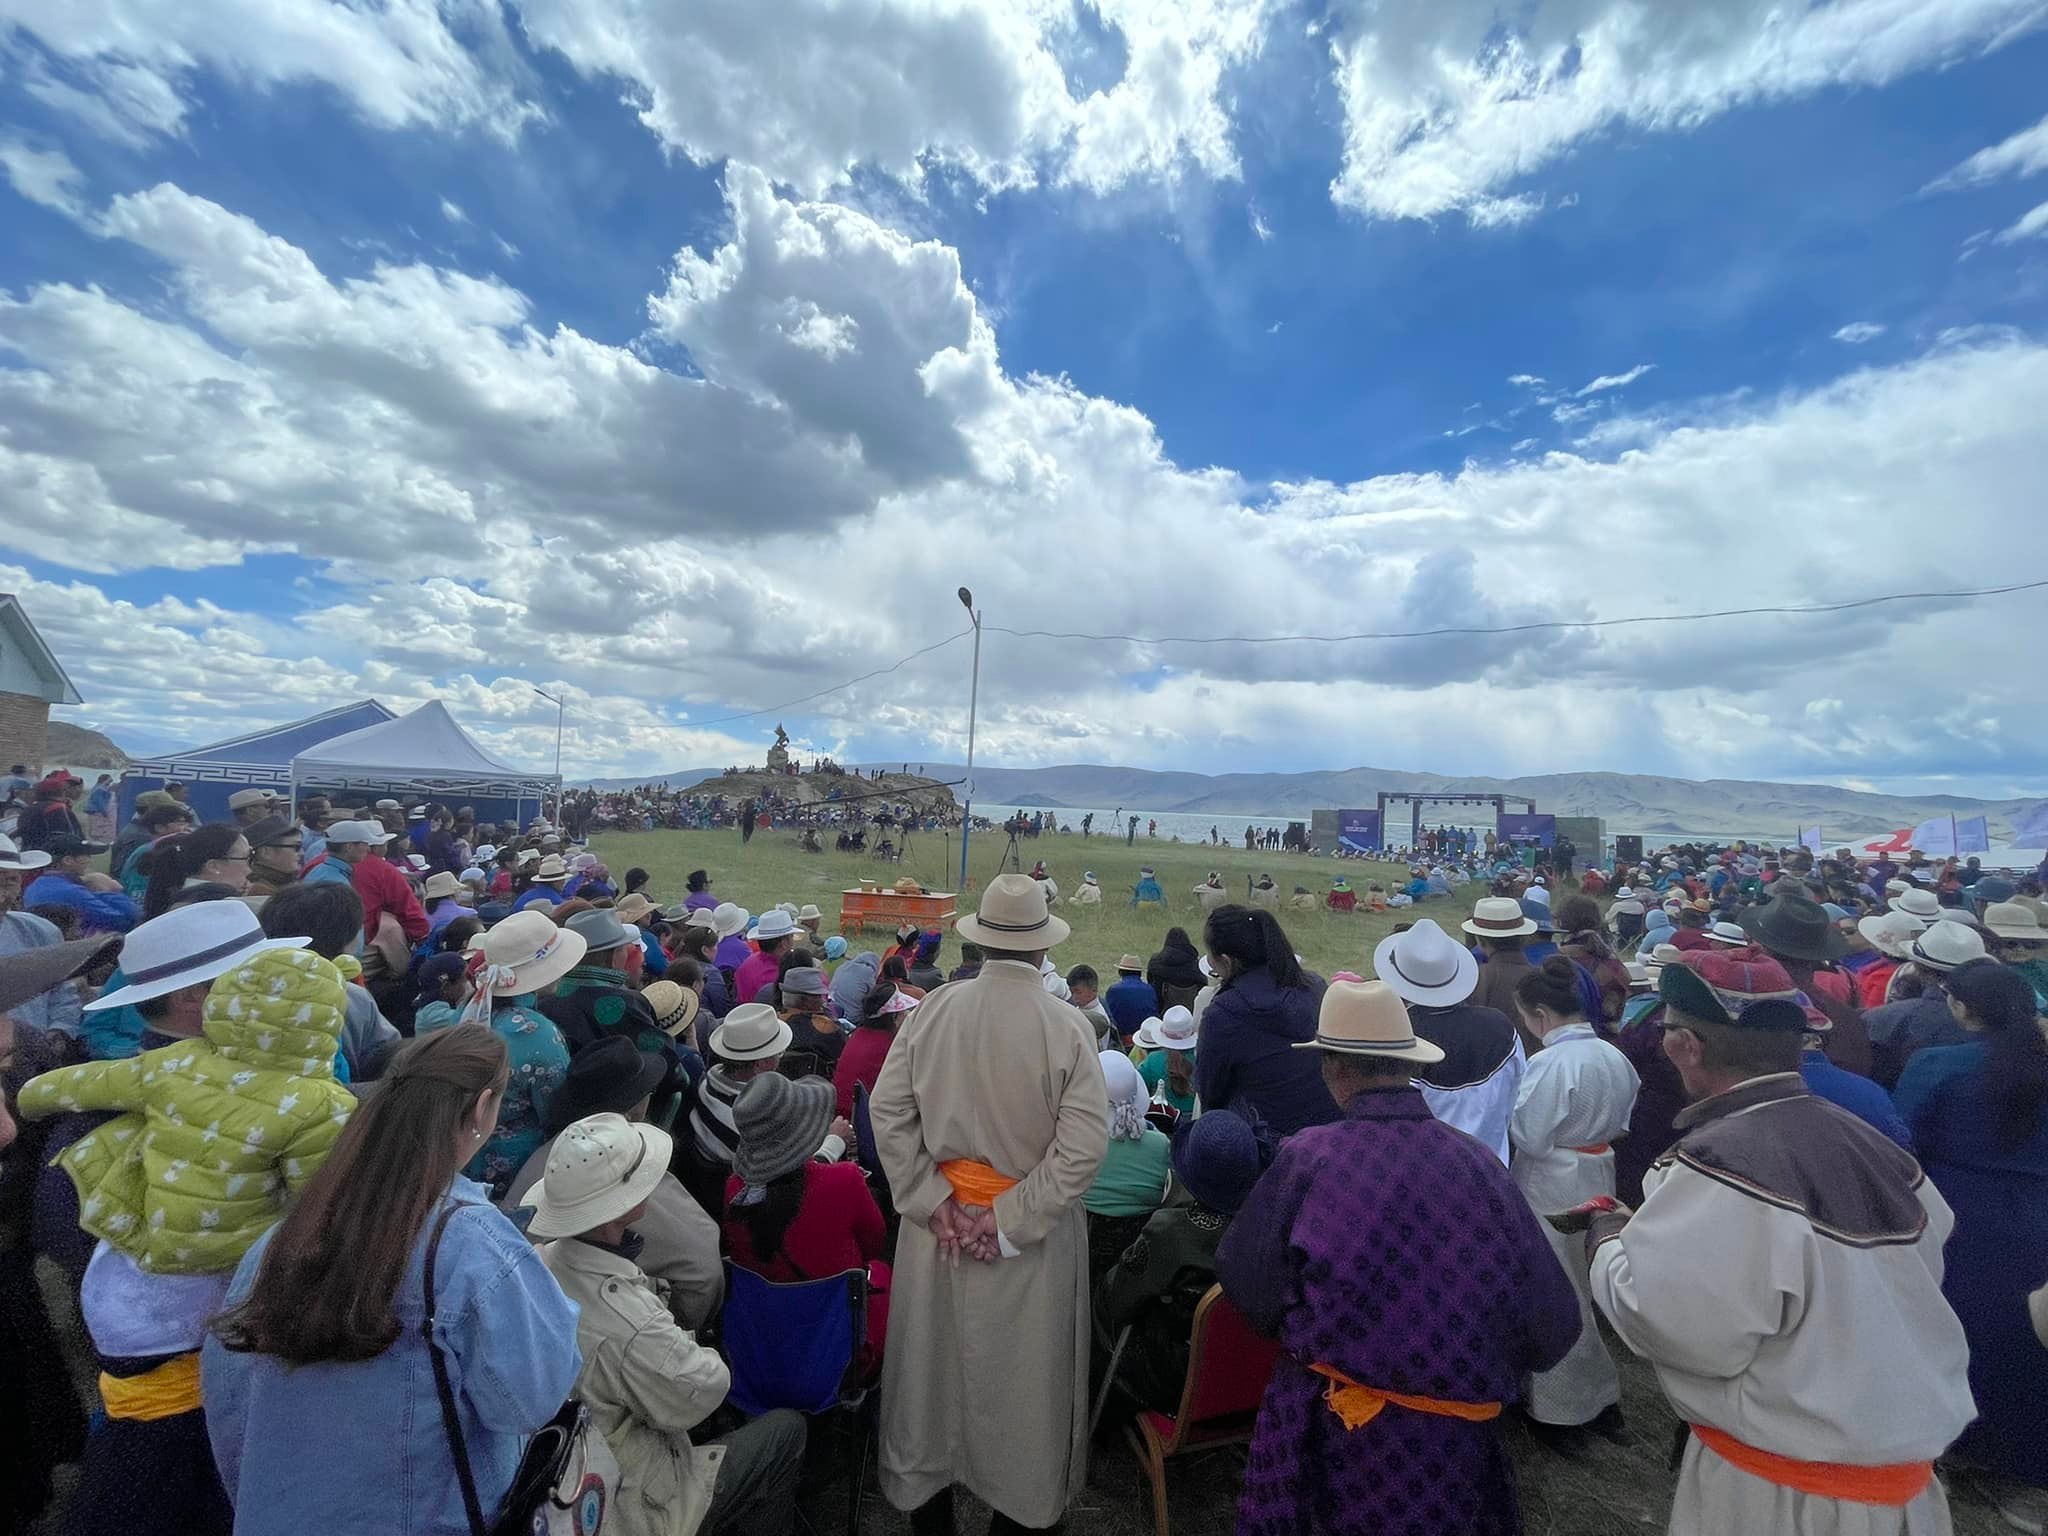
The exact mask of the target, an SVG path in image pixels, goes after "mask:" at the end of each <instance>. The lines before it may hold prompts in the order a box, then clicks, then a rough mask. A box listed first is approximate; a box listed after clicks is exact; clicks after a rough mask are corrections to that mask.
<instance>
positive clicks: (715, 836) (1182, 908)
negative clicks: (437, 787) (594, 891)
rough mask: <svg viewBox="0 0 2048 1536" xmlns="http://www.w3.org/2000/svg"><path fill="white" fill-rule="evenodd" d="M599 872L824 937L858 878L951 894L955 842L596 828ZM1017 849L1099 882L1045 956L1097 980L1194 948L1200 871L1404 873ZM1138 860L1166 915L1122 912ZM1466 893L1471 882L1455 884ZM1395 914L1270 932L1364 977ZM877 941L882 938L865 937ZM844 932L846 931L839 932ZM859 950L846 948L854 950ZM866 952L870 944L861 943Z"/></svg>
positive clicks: (1282, 876)
mask: <svg viewBox="0 0 2048 1536" xmlns="http://www.w3.org/2000/svg"><path fill="white" fill-rule="evenodd" d="M1004 842H1005V839H1004V836H1003V834H1002V833H1000V832H994V833H976V834H975V835H974V837H973V838H972V840H971V841H970V843H969V855H970V856H969V876H970V880H969V890H968V891H967V892H966V893H964V894H963V895H962V896H961V900H960V910H961V911H963V912H967V911H971V910H973V908H974V905H975V897H974V892H975V891H977V890H979V889H980V888H981V887H982V886H984V885H986V884H987V883H988V881H989V880H990V879H991V878H992V877H993V876H995V875H996V874H998V873H1000V872H1001V870H1002V868H1003V867H1005V866H1004V864H1003V855H1004ZM591 846H592V848H593V850H594V851H595V852H596V853H597V854H598V856H599V857H600V858H602V859H603V860H604V862H605V864H606V865H607V866H608V867H609V868H610V870H611V872H612V875H613V877H614V878H615V879H623V878H624V876H625V873H626V871H627V870H628V869H630V868H632V867H633V866H635V865H638V866H640V867H642V868H644V869H646V870H647V871H648V873H649V875H650V876H651V877H652V878H651V880H650V882H649V888H650V890H651V892H652V894H653V895H654V896H655V897H656V898H657V899H659V900H660V901H661V902H662V903H663V904H664V905H666V904H667V903H669V902H672V901H679V900H681V898H682V895H683V882H684V880H685V878H686V877H687V876H688V874H689V872H690V871H691V870H693V869H705V870H709V871H710V873H711V879H712V889H713V890H714V891H715V892H716V893H717V894H718V896H719V897H720V898H721V899H723V900H726V901H736V902H738V903H739V904H740V905H741V906H743V907H746V908H747V909H748V910H749V911H753V912H759V911H760V910H761V909H762V908H763V907H770V906H773V905H774V904H775V903H776V902H778V901H793V902H796V903H798V904H799V905H802V904H803V903H806V902H815V903H817V905H818V907H819V909H820V910H822V911H823V912H824V913H825V931H826V932H827V933H832V932H834V931H836V930H837V927H838V919H839V893H840V892H841V891H842V890H845V889H848V888H850V887H852V886H855V885H857V884H858V883H859V880H860V878H861V877H862V876H863V875H865V876H868V877H870V878H872V879H875V880H878V881H880V882H881V883H882V884H884V885H886V884H888V883H890V882H891V881H893V880H895V879H897V878H899V877H900V876H903V875H908V876H910V877H911V878H912V879H915V880H916V881H918V882H919V883H920V884H921V885H924V886H926V887H928V888H930V889H932V890H935V891H950V890H953V889H954V888H955V886H956V884H957V881H958V875H959V869H960V864H959V860H960V842H959V839H958V837H957V835H956V836H954V837H952V838H947V837H944V836H941V835H938V834H932V833H923V832H920V833H918V834H916V835H915V836H914V837H913V838H912V839H911V844H910V849H909V852H908V854H907V856H906V857H905V858H904V860H903V862H902V864H901V865H895V864H885V863H883V862H881V861H880V860H878V859H876V858H875V857H874V856H873V855H872V854H866V855H863V854H845V853H835V852H833V851H832V850H831V845H830V842H829V839H828V841H827V844H826V851H825V852H823V853H805V852H803V851H802V850H801V849H800V848H798V847H797V843H796V834H795V833H794V832H785V831H782V830H780V829H773V830H769V831H765V832H757V833H756V834H755V835H754V840H753V842H751V843H749V844H747V845H746V846H745V847H742V846H741V845H740V836H739V833H738V832H737V831H724V832H630V833H627V832H612V833H600V834H599V835H598V836H597V837H596V838H595V839H594V840H593V842H592V844H591ZM1017 848H1018V851H1019V853H1020V854H1021V856H1022V859H1023V867H1024V868H1025V870H1027V871H1028V870H1029V869H1030V868H1031V866H1032V864H1033V862H1034V861H1036V860H1038V859H1044V860H1045V863H1046V868H1047V870H1048V871H1049V872H1050V873H1051V875H1052V877H1053V879H1054V880H1055V881H1057V882H1058V884H1059V887H1060V891H1061V894H1062V896H1064V897H1071V895H1072V893H1073V891H1074V890H1075V889H1076V888H1077V887H1078V886H1079V885H1080V883H1081V873H1082V871H1083V870H1090V869H1092V870H1094V871H1095V877H1096V879H1097V880H1098V881H1100V882H1101V884H1102V893H1103V895H1102V905H1100V906H1096V907H1077V906H1075V905H1073V903H1072V901H1071V900H1063V901H1062V902H1061V904H1060V906H1059V909H1058V910H1059V913H1060V915H1061V916H1062V917H1064V918H1065V919H1066V920H1067V921H1068V922H1069V923H1070V924H1072V925H1073V929H1074V934H1073V937H1072V938H1070V939H1068V940H1067V942H1066V943H1064V944H1062V945H1061V946H1060V947H1059V950H1058V951H1057V952H1056V953H1055V955H1054V957H1053V958H1054V960H1055V962H1056V963H1058V964H1059V966H1060V967H1061V968H1062V969H1063V970H1064V969H1069V968H1071V967H1073V966H1075V965H1079V964H1082V963H1083V962H1086V963H1087V964H1089V965H1092V966H1094V967H1095V968H1096V970H1098V971H1100V972H1102V973H1103V974H1104V976H1105V978H1107V977H1108V973H1109V972H1110V970H1111V969H1112V968H1113V967H1114V966H1115V964H1116V961H1117V957H1118V956H1119V955H1122V954H1124V953H1126V952H1131V953H1135V954H1138V955H1140V956H1149V955H1150V954H1151V953H1152V952H1153V951H1154V950H1156V949H1157V948H1158V947H1159V944H1160V940H1161V939H1163V938H1164V937H1165V934H1166V930H1167V929H1168V928H1169V927H1171V926H1173V925H1175V924H1179V925H1180V926H1182V927H1185V928H1186V929H1187V930H1188V932H1189V933H1190V934H1191V935H1194V936H1195V938H1196V941H1197V943H1199V942H1200V929H1201V921H1202V911H1201V909H1200V908H1199V907H1198V906H1197V905H1196V904H1195V898H1194V895H1193V894H1192V893H1193V890H1194V887H1195V886H1196V885H1198V884H1199V883H1201V881H1202V879H1203V878H1204V877H1205V876H1206V875H1207V874H1208V873H1209V871H1210V870H1212V869H1213V870H1215V871H1216V872H1217V873H1218V874H1220V875H1222V877H1223V882H1224V884H1225V885H1226V886H1227V887H1229V889H1230V891H1231V894H1232V898H1233V899H1234V900H1240V901H1241V900H1243V899H1244V898H1245V891H1246V882H1247V880H1250V879H1256V878H1257V877H1258V875H1259V874H1260V873H1262V872H1270V873H1271V875H1272V876H1273V879H1274V880H1275V881H1276V882H1278V884H1279V886H1280V888H1281V890H1282V892H1283V893H1291V892H1292V891H1293V889H1294V887H1295V886H1296V885H1297V884H1299V885H1305V886H1307V887H1308V888H1309V889H1310V890H1311V891H1313V892H1315V893H1316V895H1317V897H1318V899H1320V898H1321V896H1322V895H1323V894H1324V893H1326V892H1327V891H1328V890H1329V889H1330V881H1331V878H1332V877H1333V876H1334V875H1336V874H1338V873H1342V874H1343V875H1344V876H1345V878H1346V879H1348V880H1349V881H1350V882H1351V885H1352V887H1353V888H1354V889H1355V890H1357V891H1359V892H1360V893H1361V895H1362V894H1363V892H1364V890H1365V887H1366V885H1367V883H1368V882H1369V881H1371V880H1375V879H1376V880H1379V881H1380V882H1381V883H1382V884H1386V885H1388V887H1389V889H1391V888H1392V884H1391V883H1392V882H1393V881H1395V880H1405V879H1406V878H1407V873H1408V871H1407V867H1406V866H1405V865H1395V864H1373V863H1364V862H1358V861H1353V860H1345V861H1343V862H1341V863H1340V862H1338V861H1336V860H1332V859H1317V858H1310V857H1308V856H1306V855H1304V854H1283V853H1247V852H1245V851H1244V849H1243V848H1242V847H1239V848H1237V849H1236V850H1234V851H1233V850H1232V849H1230V848H1227V847H1225V848H1208V847H1196V846H1193V845H1190V844H1174V843H1168V842H1147V841H1145V840H1144V839H1143V838H1140V839H1139V841H1138V842H1137V844H1136V845H1135V846H1131V847H1127V846H1125V844H1124V842H1123V841H1122V839H1120V838H1119V839H1114V840H1112V839H1109V838H1102V837H1095V838H1089V839H1087V840H1086V841H1083V840H1082V838H1081V837H1080V836H1079V835H1078V834H1066V835H1061V836H1056V837H1055V836H1046V837H1039V838H1035V839H1034V838H1020V839H1019V840H1018V843H1017ZM1146 864H1149V865H1151V866H1152V867H1153V868H1154V869H1155V870H1156V871H1157V872H1158V876H1159V883H1160V884H1161V885H1162V886H1164V887H1165V889H1166V899H1167V911H1166V912H1164V913H1162V912H1161V911H1160V910H1159V909H1158V908H1157V907H1153V906H1146V907H1141V908H1138V909H1135V910H1134V909H1133V908H1132V907H1131V904H1130V900H1131V888H1132V886H1134V885H1135V884H1136V883H1137V880H1138V870H1139V868H1140V866H1142V865H1146ZM1466 889H1467V890H1468V891H1470V892H1471V894H1472V896H1473V897H1475V898H1476V897H1477V896H1478V895H1479V894H1480V889H1481V888H1478V887H1471V886H1468V887H1466ZM1469 911H1470V907H1469V904H1468V903H1461V902H1459V901H1458V900H1457V899H1456V898H1452V899H1451V900H1439V901H1436V902H1433V903H1429V904H1427V905H1425V906H1424V907H1422V908H1421V909H1419V915H1422V916H1432V917H1435V918H1436V919H1437V920H1438V921H1439V922H1444V923H1445V924H1446V926H1449V923H1448V922H1447V921H1446V919H1447V918H1453V917H1455V918H1457V919H1462V918H1463V917H1465V916H1466V915H1468V913H1469ZM1395 918H1396V914H1392V913H1383V914H1381V915H1379V916H1377V917H1375V916H1372V915H1370V914H1368V913H1365V912H1356V913H1337V912H1331V911H1329V910H1328V909H1326V908H1322V907H1318V909H1317V910H1316V911H1314V912H1312V913H1310V912H1289V911H1284V910H1283V911H1282V912H1281V913H1280V922H1281V925H1282V926H1283V927H1284V928H1285V929H1286V930H1287V936H1288V937H1289V938H1290V939H1292V940H1293V941H1294V948H1295V951H1296V952H1297V953H1298V954H1300V955H1301V956H1302V957H1303V958H1304V959H1305V960H1306V961H1307V962H1308V964H1309V965H1310V966H1311V967H1312V968H1314V969H1315V970H1317V971H1319V972H1321V973H1322V974H1323V975H1325V976H1327V975H1329V974H1330V973H1331V972H1332V971H1341V970H1353V971H1357V972H1358V973H1359V974H1360V975H1363V976H1369V975H1371V974H1372V965H1371V963H1372V947H1373V945H1374V944H1376V943H1378V942H1379V940H1381V939H1382V938H1384V937H1386V935H1387V934H1388V933H1390V932H1392V930H1393V926H1394V921H1395ZM873 936H874V937H875V938H876V939H877V940H879V939H881V938H883V937H884V935H882V934H880V933H874V935H873ZM849 937H851V935H849ZM858 947H860V946H859V945H858V944H856V948H858ZM871 947H873V946H871ZM958 955H959V950H958V947H957V944H956V943H955V941H954V940H952V939H951V938H950V937H949V938H948V940H947V944H946V948H945V950H944V959H945V960H946V961H947V963H948V965H949V966H950V964H951V963H953V962H954V961H956V960H957V958H958Z"/></svg>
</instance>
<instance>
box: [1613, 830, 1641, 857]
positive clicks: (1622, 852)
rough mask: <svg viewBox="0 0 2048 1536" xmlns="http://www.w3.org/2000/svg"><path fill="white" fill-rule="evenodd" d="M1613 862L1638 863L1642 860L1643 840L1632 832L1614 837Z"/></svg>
mask: <svg viewBox="0 0 2048 1536" xmlns="http://www.w3.org/2000/svg"><path fill="white" fill-rule="evenodd" d="M1614 862H1615V863H1617V864H1640V863H1642V862H1643V840H1642V838H1640V837H1638V836H1636V835H1635V834H1633V833H1629V834H1625V835H1618V836H1616V838H1615V839H1614Z"/></svg>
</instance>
